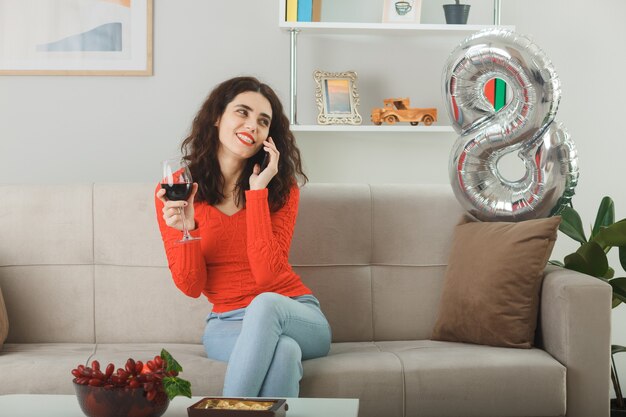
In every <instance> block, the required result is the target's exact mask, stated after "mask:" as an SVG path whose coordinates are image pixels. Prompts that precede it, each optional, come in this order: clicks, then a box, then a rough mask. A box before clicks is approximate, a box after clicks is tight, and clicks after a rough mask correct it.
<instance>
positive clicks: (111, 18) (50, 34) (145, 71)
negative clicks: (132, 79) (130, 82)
mask: <svg viewBox="0 0 626 417" xmlns="http://www.w3.org/2000/svg"><path fill="white" fill-rule="evenodd" d="M35 6H36V7H35ZM35 6H34V5H33V2H32V1H24V0H0V12H1V15H2V24H0V40H2V41H1V42H2V43H1V46H0V75H152V8H153V0H132V1H131V0H90V1H85V0H63V1H38V2H36V5H35Z"/></svg>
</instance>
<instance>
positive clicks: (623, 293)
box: [609, 277, 626, 302]
mask: <svg viewBox="0 0 626 417" xmlns="http://www.w3.org/2000/svg"><path fill="white" fill-rule="evenodd" d="M609 284H611V287H613V296H614V297H617V298H619V299H620V300H621V301H622V302H626V277H621V278H613V279H611V280H609Z"/></svg>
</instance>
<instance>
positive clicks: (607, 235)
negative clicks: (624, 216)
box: [593, 220, 626, 249]
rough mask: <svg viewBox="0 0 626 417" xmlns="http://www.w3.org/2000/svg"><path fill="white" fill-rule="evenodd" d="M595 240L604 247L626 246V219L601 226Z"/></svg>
mask: <svg viewBox="0 0 626 417" xmlns="http://www.w3.org/2000/svg"><path fill="white" fill-rule="evenodd" d="M593 240H594V241H595V242H598V244H599V245H600V246H601V247H602V248H603V249H604V248H607V247H611V246H620V247H621V246H626V221H624V220H620V221H619V222H617V223H613V224H612V225H610V226H608V227H601V228H600V231H599V232H598V234H597V235H595V236H594V238H593Z"/></svg>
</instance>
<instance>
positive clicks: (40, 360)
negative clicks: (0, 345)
mask: <svg viewBox="0 0 626 417" xmlns="http://www.w3.org/2000/svg"><path fill="white" fill-rule="evenodd" d="M94 349H95V345H94V344H91V343H6V344H5V345H4V349H3V350H2V353H0V376H1V378H0V395H4V394H74V393H75V391H74V387H73V385H72V379H73V378H74V377H73V376H72V374H71V371H72V369H74V368H75V367H76V365H78V364H79V363H83V364H84V363H86V361H87V359H89V357H90V356H91V355H92V354H93V351H94ZM0 415H4V414H3V413H2V411H0Z"/></svg>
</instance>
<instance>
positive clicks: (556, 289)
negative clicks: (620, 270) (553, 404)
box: [539, 266, 612, 417]
mask: <svg viewBox="0 0 626 417" xmlns="http://www.w3.org/2000/svg"><path fill="white" fill-rule="evenodd" d="M611 294H612V290H611V286H610V285H609V284H607V283H605V282H602V281H601V280H599V279H597V278H594V277H592V276H589V275H585V274H581V273H579V272H576V271H571V270H568V269H563V268H558V267H554V266H548V267H546V270H545V277H544V281H543V286H542V292H541V304H540V313H539V314H540V318H539V320H540V337H541V340H542V345H543V348H544V349H545V350H546V351H547V352H548V353H549V354H550V355H552V356H553V357H554V358H555V359H556V360H558V361H559V362H561V363H562V364H563V365H564V366H565V367H566V368H567V389H566V393H567V416H568V417H589V416H597V417H608V415H609V392H610V391H609V381H610V375H611V374H610V355H611V298H612V295H611Z"/></svg>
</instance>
